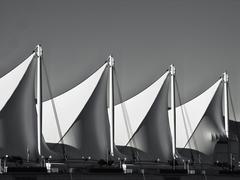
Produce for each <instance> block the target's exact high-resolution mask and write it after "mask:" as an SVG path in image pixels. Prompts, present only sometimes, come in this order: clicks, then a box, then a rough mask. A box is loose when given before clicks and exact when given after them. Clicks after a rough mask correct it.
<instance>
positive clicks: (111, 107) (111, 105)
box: [108, 55, 114, 156]
mask: <svg viewBox="0 0 240 180" xmlns="http://www.w3.org/2000/svg"><path fill="white" fill-rule="evenodd" d="M108 65H109V110H110V121H111V122H112V126H111V127H110V155H111V156H114V83H113V67H114V58H113V57H112V55H110V56H109V58H108Z"/></svg>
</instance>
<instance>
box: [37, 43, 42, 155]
mask: <svg viewBox="0 0 240 180" xmlns="http://www.w3.org/2000/svg"><path fill="white" fill-rule="evenodd" d="M42 54H43V50H42V47H41V46H40V45H37V47H36V55H37V110H38V116H37V145H38V154H39V156H41V140H42V62H41V59H42Z"/></svg>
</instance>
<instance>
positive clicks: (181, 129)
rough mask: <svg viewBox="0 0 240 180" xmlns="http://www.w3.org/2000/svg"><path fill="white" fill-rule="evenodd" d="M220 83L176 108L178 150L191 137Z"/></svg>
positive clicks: (170, 120)
mask: <svg viewBox="0 0 240 180" xmlns="http://www.w3.org/2000/svg"><path fill="white" fill-rule="evenodd" d="M221 81H222V79H219V80H218V81H217V82H216V83H215V84H214V85H213V86H211V87H210V88H209V89H207V90H206V91H205V92H203V93H202V94H201V95H199V96H197V97H196V98H194V99H192V100H191V101H189V102H187V103H185V104H183V105H181V106H178V107H177V108H176V127H177V129H176V137H177V142H176V146H177V147H178V148H183V147H184V146H185V145H186V143H187V141H188V139H189V137H190V136H191V135H192V133H193V132H194V130H195V128H196V127H197V125H198V123H199V122H200V121H201V119H202V117H203V116H204V114H205V112H206V110H207V108H208V106H209V104H210V102H211V100H212V98H213V97H214V94H215V93H216V91H217V88H218V87H219V85H220V83H221ZM168 114H169V124H170V128H171V133H172V136H173V118H172V114H171V113H170V111H169V112H168ZM184 119H185V121H184Z"/></svg>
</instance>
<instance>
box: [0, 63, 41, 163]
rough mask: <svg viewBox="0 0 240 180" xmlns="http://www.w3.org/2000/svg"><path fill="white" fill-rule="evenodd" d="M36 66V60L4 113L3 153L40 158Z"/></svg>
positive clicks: (0, 120) (0, 123)
mask: <svg viewBox="0 0 240 180" xmlns="http://www.w3.org/2000/svg"><path fill="white" fill-rule="evenodd" d="M35 69H36V61H35V60H32V61H31V63H30V64H29V66H28V68H27V70H26V72H25V73H24V75H23V77H22V79H21V80H20V82H19V84H18V85H17V87H16V89H15V90H14V92H13V94H12V95H11V97H10V98H9V100H8V101H7V103H6V104H5V105H4V107H3V109H2V110H1V112H0V129H1V131H0V147H1V155H2V156H3V155H6V154H7V155H9V156H17V157H21V158H23V159H29V160H32V161H36V160H37V159H38V157H39V156H38V150H37V131H36V130H37V112H36V109H35V82H34V80H35Z"/></svg>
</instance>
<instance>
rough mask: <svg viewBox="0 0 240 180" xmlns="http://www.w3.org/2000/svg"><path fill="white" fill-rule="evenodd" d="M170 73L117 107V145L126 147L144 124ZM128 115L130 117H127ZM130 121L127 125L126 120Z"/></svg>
mask: <svg viewBox="0 0 240 180" xmlns="http://www.w3.org/2000/svg"><path fill="white" fill-rule="evenodd" d="M168 74H169V71H167V72H166V73H164V74H163V75H162V76H161V77H160V78H159V79H158V80H157V81H156V82H154V83H153V84H152V85H151V86H149V87H148V88H146V89H145V90H143V91H142V92H141V93H139V94H137V95H136V96H134V97H132V98H130V99H128V100H127V101H125V102H123V103H120V104H118V105H115V113H114V115H115V143H116V145H120V146H125V145H126V144H127V142H128V141H129V140H130V138H131V137H132V136H133V134H134V133H135V131H136V130H137V129H138V127H139V125H140V124H141V123H142V121H143V119H144V118H145V116H146V114H147V113H148V111H149V109H150V108H151V106H152V104H153V103H154V101H155V99H156V97H157V95H158V92H159V91H160V89H161V88H162V86H163V84H164V82H165V80H166V79H167V77H168ZM126 115H127V116H128V117H126ZM126 118H127V119H129V122H128V123H129V124H128V125H126V123H125V119H126Z"/></svg>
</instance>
